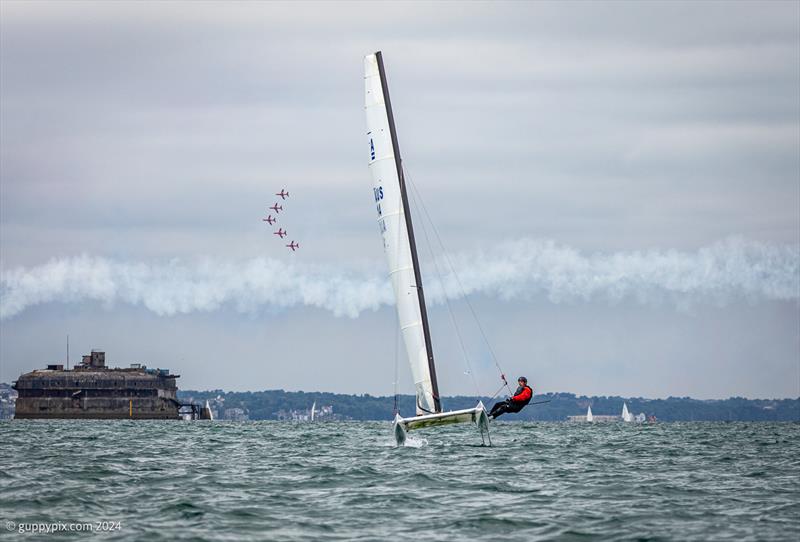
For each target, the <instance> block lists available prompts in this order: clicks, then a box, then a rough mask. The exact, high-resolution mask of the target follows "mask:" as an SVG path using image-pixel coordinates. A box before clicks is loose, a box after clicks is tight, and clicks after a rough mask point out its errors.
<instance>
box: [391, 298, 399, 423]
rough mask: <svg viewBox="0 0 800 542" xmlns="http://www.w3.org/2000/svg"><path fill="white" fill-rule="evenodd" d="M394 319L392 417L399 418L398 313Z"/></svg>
mask: <svg viewBox="0 0 800 542" xmlns="http://www.w3.org/2000/svg"><path fill="white" fill-rule="evenodd" d="M394 319H395V326H394V329H395V332H394V382H393V384H394V407H393V408H392V417H395V416H397V415H398V414H400V410H399V409H398V408H397V389H398V382H397V381H398V376H399V375H398V365H399V357H400V356H399V352H400V316H399V315H398V314H397V311H396V310H395V311H394Z"/></svg>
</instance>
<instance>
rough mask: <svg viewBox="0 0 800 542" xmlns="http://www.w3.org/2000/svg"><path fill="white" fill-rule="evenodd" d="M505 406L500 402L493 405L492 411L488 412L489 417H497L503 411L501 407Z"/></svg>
mask: <svg viewBox="0 0 800 542" xmlns="http://www.w3.org/2000/svg"><path fill="white" fill-rule="evenodd" d="M505 404H506V402H505V401H500V402H497V403H495V404H494V406H493V407H492V410H491V411H490V412H489V416H491V417H493V418H494V417H495V416H498V415H499V414H498V413H499V412H500V411H502V410H503V407H504V406H505Z"/></svg>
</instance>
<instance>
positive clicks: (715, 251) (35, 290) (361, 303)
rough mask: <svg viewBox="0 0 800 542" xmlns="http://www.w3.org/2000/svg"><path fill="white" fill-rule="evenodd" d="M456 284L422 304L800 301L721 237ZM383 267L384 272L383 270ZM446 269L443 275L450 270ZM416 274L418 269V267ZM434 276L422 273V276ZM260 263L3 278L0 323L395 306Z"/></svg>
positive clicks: (430, 283)
mask: <svg viewBox="0 0 800 542" xmlns="http://www.w3.org/2000/svg"><path fill="white" fill-rule="evenodd" d="M451 261H452V263H453V266H454V267H455V269H456V271H457V274H458V278H459V280H456V279H455V277H454V276H453V275H452V273H446V274H445V276H444V277H443V281H438V280H433V277H432V276H431V274H430V273H428V274H427V276H428V277H430V278H428V279H427V282H426V286H427V287H426V291H427V296H426V297H427V299H429V300H430V301H431V302H433V303H441V302H443V301H444V296H445V295H447V296H450V297H458V296H459V294H460V289H461V288H460V287H463V289H464V290H465V292H466V293H467V294H471V293H479V294H483V295H487V296H493V297H498V298H501V299H517V300H527V299H532V298H533V297H536V296H542V295H543V296H546V297H547V298H548V299H550V300H551V301H552V302H554V303H560V302H582V301H591V300H605V301H608V302H617V301H620V300H624V299H633V300H636V301H638V302H640V303H654V302H655V303H658V302H664V301H671V302H674V303H676V304H677V305H685V304H689V303H692V302H697V301H711V302H717V303H725V302H727V301H729V300H731V299H736V298H741V299H749V300H752V301H759V300H796V299H798V298H800V249H799V248H798V247H797V246H787V245H772V244H763V243H755V242H748V241H745V240H741V239H728V240H725V241H723V242H720V243H716V244H714V245H711V246H709V247H705V248H702V249H700V250H698V251H696V252H679V251H674V250H669V251H658V250H651V251H644V252H618V253H609V254H604V253H600V254H591V255H585V254H581V253H580V252H578V251H577V250H575V249H572V248H570V247H566V246H561V245H558V244H556V243H554V242H552V241H537V240H531V239H522V240H518V241H513V242H508V243H503V244H501V245H498V246H496V247H495V248H493V249H492V250H490V251H483V252H470V253H462V254H457V255H455V256H454V257H453V258H452V259H451ZM381 263H382V262H381ZM447 263H448V262H446V261H444V260H442V261H440V262H439V267H440V268H442V269H445V268H447ZM423 267H425V264H424V263H423ZM432 267H433V266H431V265H428V266H427V267H425V269H426V271H427V270H430V269H431V268H432ZM377 269H378V267H376V268H375V270H364V269H355V268H344V267H341V266H339V267H336V266H323V265H297V264H291V263H285V262H283V261H279V260H271V259H267V258H254V259H251V260H247V261H242V262H238V263H230V262H227V261H226V262H218V261H211V260H206V261H203V262H201V263H200V264H193V263H188V262H181V261H170V262H166V263H157V264H144V263H133V264H131V263H124V262H118V261H114V260H110V259H107V258H102V257H90V256H80V257H74V258H66V259H59V260H53V261H50V262H48V263H46V264H43V265H40V266H36V267H32V268H16V269H11V270H3V271H2V272H0V319H7V318H11V317H13V316H15V315H17V314H19V313H21V312H22V311H24V310H25V309H27V308H28V307H32V306H35V305H39V304H43V303H50V302H65V303H69V302H82V301H96V302H101V303H104V304H106V305H109V306H111V305H113V304H115V303H126V304H131V305H141V306H144V307H146V308H147V309H149V310H150V311H152V312H154V313H156V314H159V315H173V314H180V313H190V312H195V311H214V310H217V309H219V308H221V307H223V306H232V307H234V308H235V309H236V310H238V311H240V312H251V311H255V310H259V309H265V308H266V309H272V310H275V309H288V308H292V307H297V306H310V307H317V308H322V309H325V310H328V311H330V312H332V313H333V314H334V315H336V316H350V317H356V316H358V315H359V314H360V313H361V312H363V311H366V310H370V309H372V310H375V309H378V308H379V307H380V306H382V305H389V304H392V303H393V297H392V292H391V287H390V286H389V281H388V278H387V277H386V273H385V272H383V270H382V267H381V271H378V270H377Z"/></svg>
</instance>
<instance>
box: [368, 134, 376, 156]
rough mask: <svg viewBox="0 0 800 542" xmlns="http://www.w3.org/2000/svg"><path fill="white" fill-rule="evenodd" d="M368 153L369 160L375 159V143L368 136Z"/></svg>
mask: <svg viewBox="0 0 800 542" xmlns="http://www.w3.org/2000/svg"><path fill="white" fill-rule="evenodd" d="M369 155H370V160H375V143H373V142H372V138H369Z"/></svg>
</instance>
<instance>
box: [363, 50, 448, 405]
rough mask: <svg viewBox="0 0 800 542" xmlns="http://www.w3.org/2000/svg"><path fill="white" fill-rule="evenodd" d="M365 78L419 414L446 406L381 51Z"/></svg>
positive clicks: (377, 179) (378, 199)
mask: <svg viewBox="0 0 800 542" xmlns="http://www.w3.org/2000/svg"><path fill="white" fill-rule="evenodd" d="M364 83H365V90H366V92H365V101H364V104H365V105H364V107H365V109H366V114H367V141H368V143H369V170H370V173H371V174H372V182H373V195H374V196H375V204H376V206H377V213H378V227H379V228H380V231H381V234H382V235H383V248H384V251H385V252H386V257H387V259H388V261H389V276H390V277H391V280H392V287H393V289H394V296H395V300H396V301H397V314H398V316H399V320H400V330H401V332H402V335H403V342H404V344H405V347H406V353H407V355H408V362H409V365H410V366H411V375H412V377H413V379H414V385H415V386H416V393H417V415H423V414H431V413H438V412H441V411H442V408H441V404H440V402H439V389H438V384H437V382H436V367H435V365H434V362H433V347H432V346H431V338H430V331H429V329H428V315H427V312H426V310H425V296H424V294H423V291H422V277H421V274H420V270H419V262H418V259H417V251H416V244H415V241H414V229H413V226H412V224H411V213H410V210H409V207H408V195H407V193H406V186H405V179H404V177H403V168H402V164H401V159H400V147H399V145H398V142H397V133H396V130H395V125H394V118H393V116H392V105H391V101H390V99H389V89H388V88H387V84H386V72H385V70H384V68H383V57H382V56H381V53H380V52H377V53H374V54H371V55H367V56H366V57H365V58H364Z"/></svg>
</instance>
